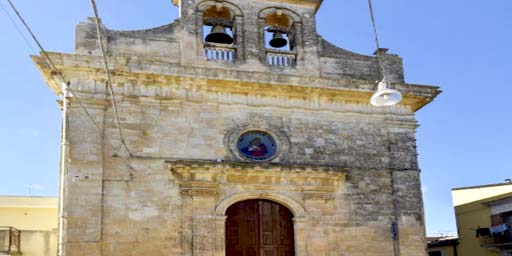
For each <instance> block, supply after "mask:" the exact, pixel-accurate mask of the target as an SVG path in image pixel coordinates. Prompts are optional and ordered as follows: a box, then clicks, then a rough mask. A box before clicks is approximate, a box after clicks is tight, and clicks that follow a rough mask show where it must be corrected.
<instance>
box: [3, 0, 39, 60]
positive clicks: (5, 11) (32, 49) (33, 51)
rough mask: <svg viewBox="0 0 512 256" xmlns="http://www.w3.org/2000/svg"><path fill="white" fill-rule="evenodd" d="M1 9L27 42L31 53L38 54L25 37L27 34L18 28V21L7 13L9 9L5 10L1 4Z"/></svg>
mask: <svg viewBox="0 0 512 256" xmlns="http://www.w3.org/2000/svg"><path fill="white" fill-rule="evenodd" d="M0 8H2V10H3V12H4V13H5V16H7V18H9V20H10V21H11V23H12V25H13V26H14V28H15V29H16V30H17V31H18V33H19V34H20V35H21V37H22V38H23V41H25V43H26V44H27V46H28V47H29V48H30V51H31V52H32V54H35V53H36V50H35V49H34V47H32V44H31V43H30V41H29V40H28V38H27V37H26V36H25V34H24V33H23V31H21V28H20V27H19V26H18V23H16V21H14V19H13V18H12V17H11V15H10V14H9V12H8V11H7V9H5V7H4V5H3V4H2V3H0Z"/></svg>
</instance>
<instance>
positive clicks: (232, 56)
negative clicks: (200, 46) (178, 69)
mask: <svg viewBox="0 0 512 256" xmlns="http://www.w3.org/2000/svg"><path fill="white" fill-rule="evenodd" d="M204 56H205V57H206V59H207V60H208V61H220V62H235V60H236V48H235V46H233V45H226V44H216V43H207V42H205V43H204Z"/></svg>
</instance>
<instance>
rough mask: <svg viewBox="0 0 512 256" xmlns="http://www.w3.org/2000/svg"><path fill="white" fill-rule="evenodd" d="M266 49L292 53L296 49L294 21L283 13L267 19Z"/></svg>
mask: <svg viewBox="0 0 512 256" xmlns="http://www.w3.org/2000/svg"><path fill="white" fill-rule="evenodd" d="M264 31H265V47H266V48H271V49H280V50H285V51H291V50H293V49H294V47H295V42H294V41H293V36H294V35H293V31H292V20H291V19H290V17H288V16H287V15H285V14H283V13H282V12H281V11H277V12H275V13H271V14H269V15H267V16H266V17H265V28H264Z"/></svg>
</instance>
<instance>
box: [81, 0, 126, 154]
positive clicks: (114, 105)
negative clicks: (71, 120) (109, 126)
mask: <svg viewBox="0 0 512 256" xmlns="http://www.w3.org/2000/svg"><path fill="white" fill-rule="evenodd" d="M91 4H92V8H93V10H94V17H95V18H96V33H97V34H98V44H99V46H100V49H101V54H102V56H103V65H104V66H105V74H106V75H107V87H108V88H109V90H110V98H111V101H112V108H113V109H114V117H115V119H116V123H117V130H118V132H119V136H120V138H121V143H122V144H123V146H124V147H125V149H126V152H128V155H129V156H130V157H132V156H133V155H132V153H131V151H130V149H129V148H128V145H126V142H125V140H124V136H123V129H122V128H121V122H120V121H119V113H118V112H117V103H116V97H115V94H114V88H113V83H112V76H111V74H110V70H109V67H108V60H107V51H106V49H105V45H104V44H103V38H102V35H101V27H100V15H99V13H98V7H97V6H96V1H95V0H91Z"/></svg>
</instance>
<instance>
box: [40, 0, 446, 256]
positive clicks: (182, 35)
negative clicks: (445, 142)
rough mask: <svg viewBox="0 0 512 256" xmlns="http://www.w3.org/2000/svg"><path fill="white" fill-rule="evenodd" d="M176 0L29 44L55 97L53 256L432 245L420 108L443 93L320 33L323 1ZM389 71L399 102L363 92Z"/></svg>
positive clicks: (292, 255)
mask: <svg viewBox="0 0 512 256" xmlns="http://www.w3.org/2000/svg"><path fill="white" fill-rule="evenodd" d="M173 3H174V4H175V5H176V6H178V7H179V8H180V16H179V17H178V18H177V19H176V20H175V21H174V22H172V23H171V24H167V25H163V26H161V27H157V28H151V29H147V30H138V31H116V30H111V29H108V24H102V23H101V21H99V20H97V19H94V18H89V19H88V20H86V21H84V22H81V23H80V24H78V26H77V28H76V44H75V51H74V52H73V53H49V57H50V58H51V61H52V63H55V66H56V67H57V69H58V70H54V69H52V68H51V67H49V66H48V64H47V63H48V61H47V60H46V59H45V57H44V56H36V57H34V62H35V64H36V65H37V67H38V68H39V69H40V71H41V73H42V75H43V76H44V78H45V79H46V82H47V84H48V86H49V87H50V88H51V89H52V90H53V91H54V92H55V94H56V95H65V98H63V100H62V101H61V107H62V108H61V109H62V110H63V116H64V117H65V118H64V119H63V120H64V123H63V138H62V139H63V145H66V147H64V148H65V150H63V152H62V159H63V165H62V168H61V177H62V180H61V188H62V189H61V195H60V199H61V216H60V230H61V232H60V241H59V245H60V252H59V255H61V256H82V255H83V256H86V255H87V256H90V255H103V256H117V255H119V256H121V255H122V256H125V255H139V254H140V255H154V256H160V255H161V256H164V255H173V256H205V255H206V256H240V255H244V256H245V255H287V256H324V255H325V256H328V255H329V256H330V255H347V256H358V255H364V256H380V255H397V256H398V255H400V256H426V250H425V244H426V241H425V229H424V216H423V202H422V196H421V189H420V188H421V185H420V176H419V166H418V162H417V152H416V140H415V130H416V128H417V127H418V123H417V121H416V119H415V112H416V111H418V110H419V109H421V108H422V107H423V106H425V105H427V104H428V103H430V102H431V101H432V100H433V99H434V98H435V97H436V96H437V95H438V94H439V93H440V90H439V88H438V87H436V86H429V85H417V84H411V83H407V82H406V81H405V78H404V72H403V67H402V60H401V58H400V57H399V56H398V55H396V54H390V53H388V52H387V50H385V49H379V54H380V55H379V57H380V60H381V63H382V68H381V67H379V63H378V61H377V58H376V57H375V56H368V55H362V54H358V53H354V52H351V51H348V50H346V49H343V48H340V47H337V46H335V45H333V44H331V43H329V42H328V41H327V40H325V39H324V38H322V37H321V36H319V35H318V34H317V31H316V23H315V22H316V21H315V16H316V12H317V10H318V8H320V6H321V3H322V1H321V0H229V1H228V0H226V1H224V0H183V1H180V0H174V1H173ZM97 24H99V27H100V29H99V33H100V35H101V39H102V43H103V44H104V45H105V46H106V47H105V48H106V55H105V57H106V59H107V63H108V66H109V74H110V75H111V78H110V80H111V83H108V82H107V81H108V80H109V78H108V76H107V75H106V71H105V69H104V67H103V65H102V64H103V57H104V56H103V53H102V51H101V49H100V47H99V45H100V44H99V43H100V42H99V40H98V38H100V37H99V36H98V33H97V30H96V26H97ZM57 74H59V75H58V76H57ZM383 76H385V77H386V78H387V82H388V83H389V84H386V86H391V85H392V87H393V88H394V89H396V90H398V91H400V92H401V94H402V95H403V100H402V101H401V103H400V104H398V105H394V106H384V107H373V106H371V105H370V100H371V96H372V93H373V92H374V91H375V89H376V88H377V86H378V85H377V83H376V82H375V81H377V80H379V79H380V78H381V77H383ZM61 77H64V79H65V80H66V82H67V84H68V85H69V91H68V89H66V86H64V87H61V81H60V80H59V79H60V78H61ZM112 92H113V93H112Z"/></svg>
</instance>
